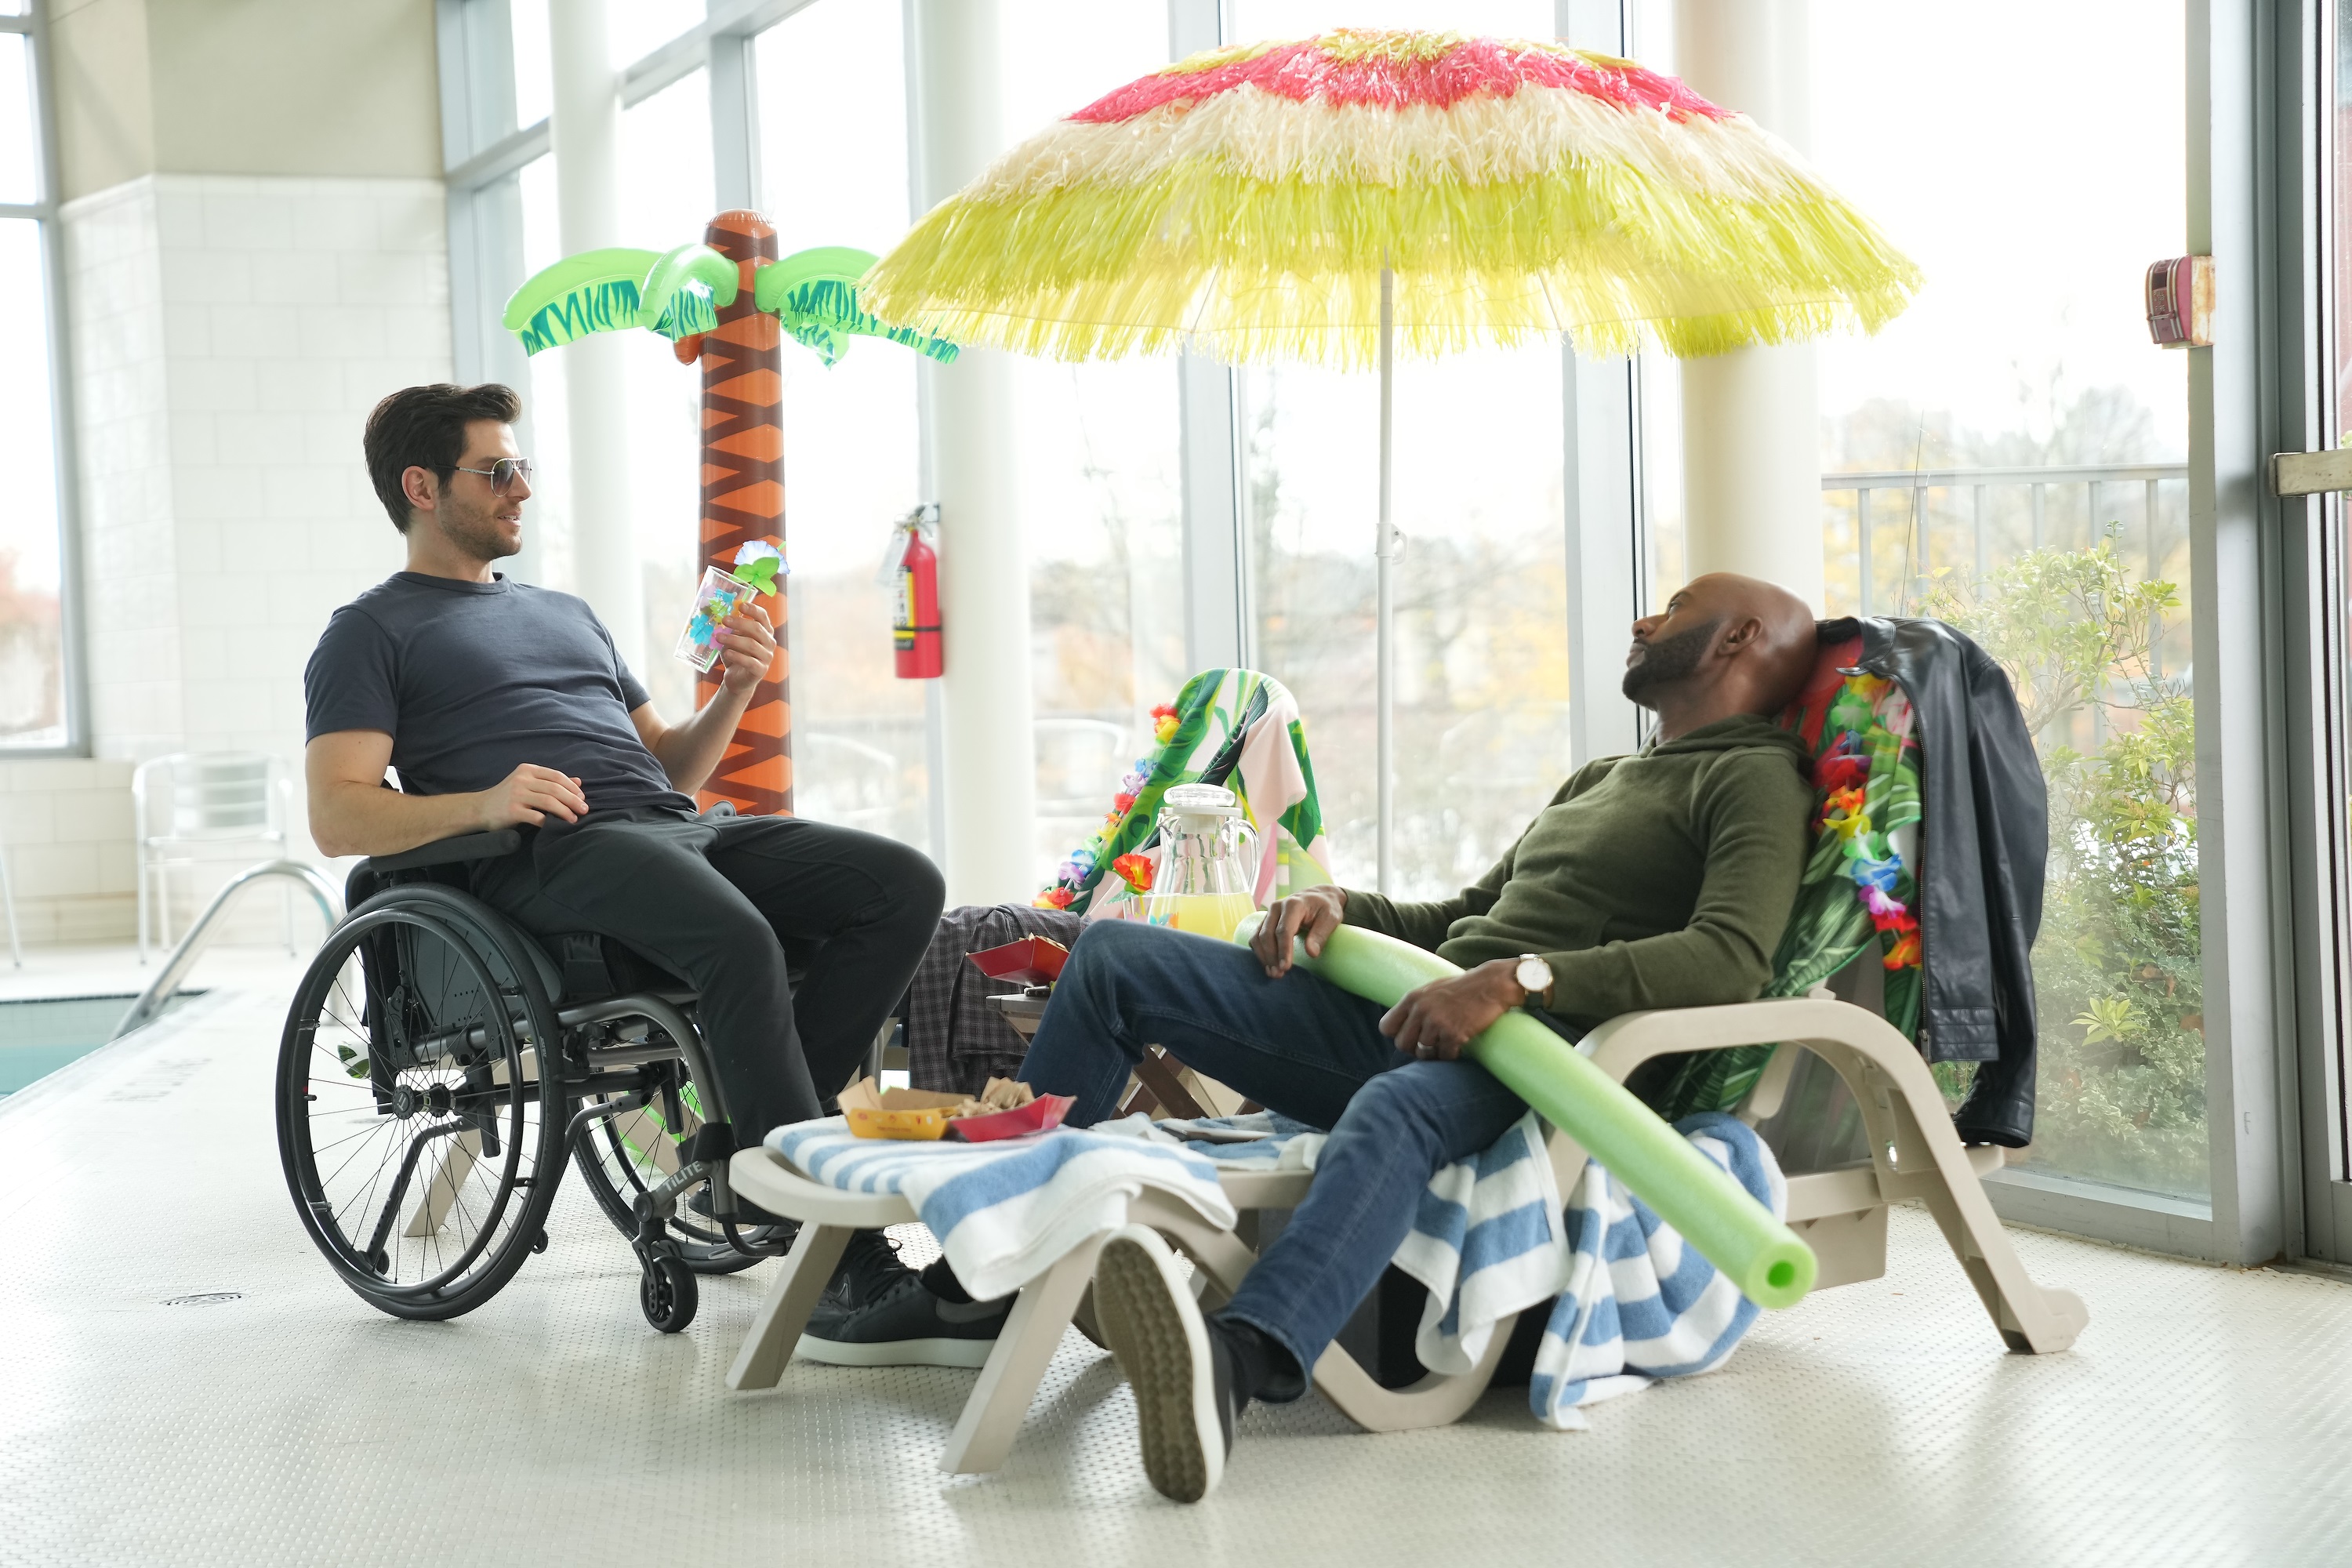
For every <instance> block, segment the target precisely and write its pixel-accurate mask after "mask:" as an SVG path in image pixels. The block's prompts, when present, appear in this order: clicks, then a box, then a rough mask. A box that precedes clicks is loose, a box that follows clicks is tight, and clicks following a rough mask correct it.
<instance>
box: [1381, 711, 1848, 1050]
mask: <svg viewBox="0 0 2352 1568" xmlns="http://www.w3.org/2000/svg"><path fill="white" fill-rule="evenodd" d="M1803 757H1804V749H1803V747H1802V745H1801V743H1800V742H1799V741H1798V739H1797V737H1796V736H1794V735H1792V734H1790V733H1789V732H1788V731H1785V730H1782V729H1780V728H1779V727H1778V726H1776V725H1774V724H1773V723H1772V722H1771V721H1769V720H1768V719H1761V718H1757V717H1754V716H1751V715H1742V716H1740V717H1738V718H1732V719H1725V720H1720V721H1717V722H1716V723H1713V724H1708V725H1706V726H1704V727H1703V728H1700V729H1697V730H1694V731H1691V732H1690V733H1689V734H1687V735H1683V736H1680V737H1678V738H1676V739H1675V740H1672V741H1667V742H1663V743H1661V744H1658V745H1654V746H1652V747H1651V748H1650V749H1649V750H1648V751H1645V752H1641V753H1639V754H1638V755H1635V756H1630V757H1606V758H1603V759H1602V760H1601V761H1599V762H1596V763H1591V764H1589V765H1587V766H1585V767H1583V768H1580V769H1579V770H1578V771H1577V773H1576V774H1575V776H1574V777H1572V778H1570V780H1569V781H1568V783H1566V784H1562V785H1561V786H1560V790H1559V794H1558V795H1554V796H1552V798H1551V804H1550V805H1547V806H1546V807H1545V808H1544V809H1543V812H1542V813H1541V815H1539V816H1537V818H1536V819H1535V821H1534V822H1532V823H1530V824H1528V830H1527V831H1526V832H1525V833H1522V834H1521V835H1519V841H1518V842H1517V844H1514V845H1512V846H1511V848H1510V852H1509V853H1508V854H1507V855H1505V856H1504V857H1503V858H1502V859H1501V860H1500V861H1498V862H1496V866H1495V868H1494V869H1493V870H1491V871H1488V872H1487V873H1486V875H1485V876H1484V877H1481V878H1479V879H1478V880H1477V881H1476V882H1475V884H1473V885H1472V886H1470V887H1467V888H1465V889H1462V891H1461V893H1460V894H1459V895H1458V896H1457V897H1454V898H1451V899H1442V900H1437V901H1435V902H1432V903H1404V902H1400V901H1397V900H1391V899H1385V898H1382V897H1381V895H1380V894H1378V893H1366V892H1358V891H1355V890H1353V889H1350V890H1349V894H1348V905H1347V921H1348V923H1349V925H1358V926H1368V927H1370V928H1371V929H1372V930H1374V931H1386V932H1387V933H1388V934H1389V935H1391V936H1394V937H1401V938H1402V939H1403V940H1405V941H1406V942H1412V944H1413V945H1414V946H1416V947H1425V948H1433V949H1435V950H1436V951H1437V952H1438V953H1439V954H1440V955H1442V956H1444V958H1447V959H1449V960H1451V961H1452V962H1454V963H1458V964H1460V965H1462V966H1463V967H1464V968H1465V969H1467V968H1469V967H1471V966H1472V965H1474V964H1479V963H1486V962H1487V961H1488V960H1489V959H1496V958H1509V957H1516V956H1517V955H1518V954H1520V953H1523V952H1535V953H1540V954H1542V955H1543V957H1544V959H1545V960H1546V962H1548V963H1550V965H1551V972H1552V982H1553V983H1552V1005H1551V1011H1552V1012H1553V1013H1554V1014H1556V1015H1557V1016H1559V1018H1561V1019H1562V1020H1563V1021H1565V1022H1567V1023H1570V1024H1572V1025H1577V1026H1582V1027H1586V1028H1589V1027H1591V1026H1593V1025H1595V1024H1598V1023H1600V1022H1601V1021H1602V1020H1603V1019H1606V1018H1611V1017H1614V1016H1616V1015H1618V1014H1620V1013H1627V1012H1632V1011H1634V1010H1635V1009H1638V1008H1647V1007H1696V1006H1706V1005H1712V1004H1715V1003H1720V1002H1746V1001H1748V1000H1751V999H1752V998H1754V997H1755V996H1756V994H1758V993H1759V992H1760V991H1761V990H1762V989H1763V988H1764V984H1765V983H1766V982H1767V981H1769V979H1771V977H1772V954H1773V952H1774V951H1775V950H1776V949H1777V948H1778V947H1779V946H1780V931H1781V929H1782V928H1783V927H1784V926H1786V925H1787V924H1788V923H1789V910H1790V907H1791V906H1792V905H1793V904H1794V903H1795V902H1796V897H1797V881H1798V878H1799V877H1800V875H1801V873H1802V872H1803V870H1804V864H1805V853H1806V849H1807V847H1808V842H1809V837H1810V836H1809V834H1808V832H1807V828H1808V826H1809V818H1810V817H1811V812H1812V804H1813V792H1812V787H1811V785H1810V784H1807V783H1806V781H1805V777H1804V773H1803V771H1802V770H1803Z"/></svg>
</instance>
